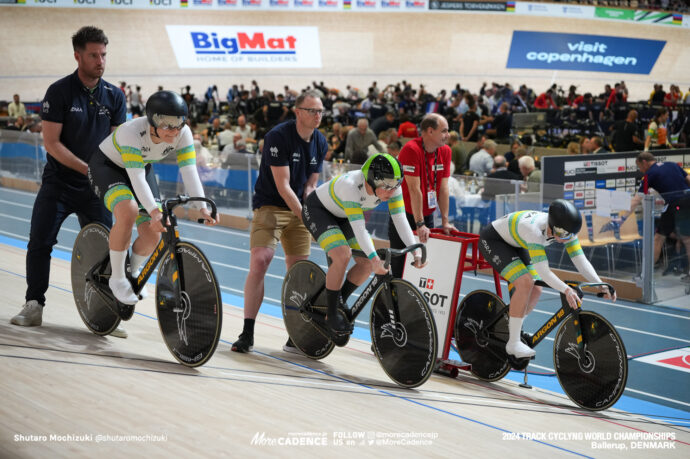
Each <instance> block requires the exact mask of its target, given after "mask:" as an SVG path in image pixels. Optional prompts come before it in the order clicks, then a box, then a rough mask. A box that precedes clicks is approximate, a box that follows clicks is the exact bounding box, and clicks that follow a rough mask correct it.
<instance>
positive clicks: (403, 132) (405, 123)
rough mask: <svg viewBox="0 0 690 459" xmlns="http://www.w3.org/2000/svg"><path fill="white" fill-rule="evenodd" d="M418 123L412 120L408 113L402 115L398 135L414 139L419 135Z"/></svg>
mask: <svg viewBox="0 0 690 459" xmlns="http://www.w3.org/2000/svg"><path fill="white" fill-rule="evenodd" d="M418 136H419V134H418V132H417V125H416V124H414V123H413V122H412V121H410V117H409V116H408V115H406V114H402V115H400V126H399V127H398V137H402V138H405V139H414V138H416V137H418Z"/></svg>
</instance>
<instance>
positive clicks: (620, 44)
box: [506, 30, 666, 75]
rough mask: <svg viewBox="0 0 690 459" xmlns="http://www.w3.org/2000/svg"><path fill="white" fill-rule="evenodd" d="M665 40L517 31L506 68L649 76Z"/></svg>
mask: <svg viewBox="0 0 690 459" xmlns="http://www.w3.org/2000/svg"><path fill="white" fill-rule="evenodd" d="M665 44H666V42H665V41H661V40H643V39H639V38H620V37H608V36H603V35H580V34H567V33H551V32H527V31H520V30H516V31H514V32H513V39H512V42H511V44H510V53H509V54H508V63H507V64H506V67H507V68H516V69H548V70H582V71H588V72H615V73H637V74H645V75H646V74H649V72H651V71H652V68H653V67H654V64H655V63H656V60H657V58H658V57H659V54H661V51H662V50H663V49H664V45H665Z"/></svg>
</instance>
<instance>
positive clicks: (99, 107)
mask: <svg viewBox="0 0 690 459" xmlns="http://www.w3.org/2000/svg"><path fill="white" fill-rule="evenodd" d="M82 88H84V92H85V93H86V95H87V96H88V97H89V100H90V101H91V102H92V103H93V104H94V105H95V106H96V108H97V109H98V110H99V111H102V112H103V113H105V116H107V117H108V119H109V120H112V119H113V118H112V116H111V115H110V110H108V107H106V106H105V105H103V104H102V103H100V102H99V101H98V100H97V99H96V98H95V97H94V96H93V93H92V92H91V91H90V90H89V88H87V87H86V86H84V85H82Z"/></svg>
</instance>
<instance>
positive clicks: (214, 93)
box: [204, 85, 220, 116]
mask: <svg viewBox="0 0 690 459" xmlns="http://www.w3.org/2000/svg"><path fill="white" fill-rule="evenodd" d="M204 100H205V101H206V107H207V108H206V110H207V111H206V113H208V116H213V114H214V113H218V100H220V96H219V95H218V86H216V85H213V86H209V87H208V89H206V93H205V94H204Z"/></svg>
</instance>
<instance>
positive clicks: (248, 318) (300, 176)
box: [232, 91, 328, 352]
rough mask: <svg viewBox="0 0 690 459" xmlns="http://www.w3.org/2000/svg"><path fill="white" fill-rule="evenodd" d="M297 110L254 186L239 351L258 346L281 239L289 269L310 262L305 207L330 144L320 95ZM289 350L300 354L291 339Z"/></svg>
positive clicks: (267, 140) (271, 144)
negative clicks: (322, 128) (259, 320)
mask: <svg viewBox="0 0 690 459" xmlns="http://www.w3.org/2000/svg"><path fill="white" fill-rule="evenodd" d="M294 110H295V119H294V120H290V121H285V122H284V123H281V124H279V125H277V126H276V127H274V128H273V129H271V130H270V131H269V132H268V134H266V137H264V147H263V151H262V156H261V165H260V167H259V177H258V178H257V180H256V185H255V187H254V199H253V207H254V217H253V219H252V227H251V234H250V239H249V245H250V249H251V252H250V255H249V274H248V275H247V280H246V281H245V284H244V327H243V329H242V333H241V334H240V336H239V338H238V339H237V340H236V341H235V342H234V343H233V345H232V350H233V351H235V352H248V351H250V350H252V347H253V346H254V323H255V321H256V316H257V314H258V313H259V308H260V307H261V302H262V301H263V298H264V277H265V276H266V271H268V266H269V265H270V264H271V260H273V255H274V254H275V249H276V246H277V245H278V240H280V242H281V243H282V244H283V250H284V251H285V264H286V266H287V269H290V267H291V266H292V265H293V264H294V263H295V262H297V261H299V260H306V259H307V258H309V251H310V249H311V235H310V234H309V231H307V228H305V227H304V225H303V224H302V203H303V202H304V199H305V198H306V197H307V195H308V194H309V193H311V192H312V191H314V189H315V188H316V183H317V181H318V178H319V172H321V168H322V167H323V159H324V157H325V156H326V153H327V152H328V142H327V141H326V137H324V135H323V134H321V133H320V132H319V131H318V129H317V128H318V127H319V124H321V117H322V116H323V103H322V102H321V99H320V98H319V95H318V93H316V92H314V91H306V92H303V93H302V94H301V95H300V96H298V97H297V99H296V100H295V108H294ZM284 349H285V350H293V349H294V347H293V346H292V343H291V342H290V341H289V340H288V342H287V343H286V345H285V347H284Z"/></svg>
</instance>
